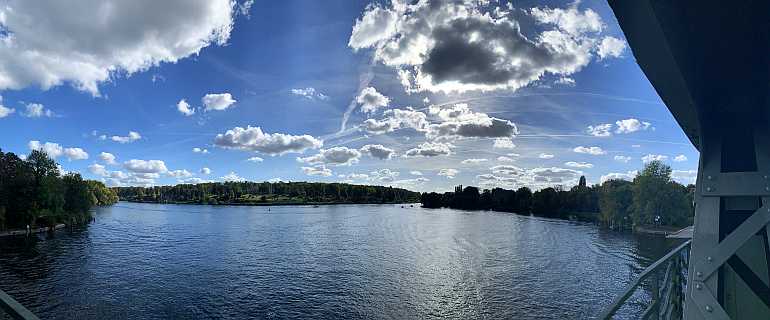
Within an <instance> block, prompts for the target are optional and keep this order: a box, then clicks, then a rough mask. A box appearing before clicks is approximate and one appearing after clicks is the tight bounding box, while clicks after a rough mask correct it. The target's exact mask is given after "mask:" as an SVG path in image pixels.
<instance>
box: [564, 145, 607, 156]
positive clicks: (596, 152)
mask: <svg viewBox="0 0 770 320" xmlns="http://www.w3.org/2000/svg"><path fill="white" fill-rule="evenodd" d="M572 151H574V152H577V153H586V154H590V155H594V156H598V155H602V154H607V151H604V150H602V148H600V147H584V146H579V147H575V149H572Z"/></svg>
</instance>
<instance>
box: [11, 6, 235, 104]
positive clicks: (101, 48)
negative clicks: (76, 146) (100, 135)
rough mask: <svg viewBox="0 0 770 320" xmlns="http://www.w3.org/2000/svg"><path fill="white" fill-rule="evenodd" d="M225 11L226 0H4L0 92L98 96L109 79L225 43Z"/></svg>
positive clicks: (229, 16) (229, 13)
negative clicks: (66, 89)
mask: <svg viewBox="0 0 770 320" xmlns="http://www.w3.org/2000/svg"><path fill="white" fill-rule="evenodd" d="M233 11H234V8H233V2H232V1H231V0H169V1H154V0H137V1H119V0H104V1H68V2H66V3H64V2H61V1H56V0H46V1H26V0H9V1H6V2H5V3H4V4H3V6H2V8H0V16H2V19H1V20H0V25H1V26H2V29H3V34H2V39H1V40H2V41H0V79H1V80H0V90H7V89H22V88H24V87H27V86H39V87H41V88H43V89H48V88H50V87H53V86H58V85H61V84H63V83H69V84H71V85H73V86H74V87H75V88H77V89H80V90H84V91H87V92H90V93H91V94H93V95H98V94H99V89H98V86H99V84H100V83H102V82H106V81H110V80H111V79H113V78H114V77H115V76H120V75H125V74H128V75H130V74H132V73H135V72H140V71H144V70H146V69H148V68H150V67H153V66H157V65H159V64H161V63H175V62H177V61H179V60H180V59H183V58H186V57H189V56H191V55H197V54H198V53H200V51H201V49H203V48H205V47H208V46H210V45H223V44H225V43H226V42H227V40H228V38H229V37H230V32H231V30H232V28H233V15H234V12H233Z"/></svg>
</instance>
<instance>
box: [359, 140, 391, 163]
mask: <svg viewBox="0 0 770 320" xmlns="http://www.w3.org/2000/svg"><path fill="white" fill-rule="evenodd" d="M361 152H363V153H366V154H368V155H369V156H371V157H372V158H377V159H380V160H388V159H390V158H392V157H393V155H394V154H395V151H394V150H393V149H390V148H388V147H385V146H383V145H381V144H367V145H365V146H363V147H361Z"/></svg>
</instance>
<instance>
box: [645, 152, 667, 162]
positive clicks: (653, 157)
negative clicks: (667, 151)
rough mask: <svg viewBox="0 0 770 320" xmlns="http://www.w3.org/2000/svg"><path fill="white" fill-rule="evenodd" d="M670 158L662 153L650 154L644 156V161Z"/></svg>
mask: <svg viewBox="0 0 770 320" xmlns="http://www.w3.org/2000/svg"><path fill="white" fill-rule="evenodd" d="M666 160H668V156H664V155H662V154H648V155H646V156H644V157H642V162H644V163H647V162H651V161H666Z"/></svg>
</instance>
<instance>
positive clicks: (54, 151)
mask: <svg viewBox="0 0 770 320" xmlns="http://www.w3.org/2000/svg"><path fill="white" fill-rule="evenodd" d="M27 147H29V149H30V150H39V151H43V152H45V153H46V154H48V156H49V157H51V158H53V159H56V158H58V157H60V156H65V157H66V158H67V160H70V161H72V160H85V159H88V153H86V152H85V151H84V150H83V149H81V148H74V147H73V148H64V147H62V146H61V145H59V144H58V143H53V142H46V143H40V141H37V140H32V141H30V142H29V143H27Z"/></svg>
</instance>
